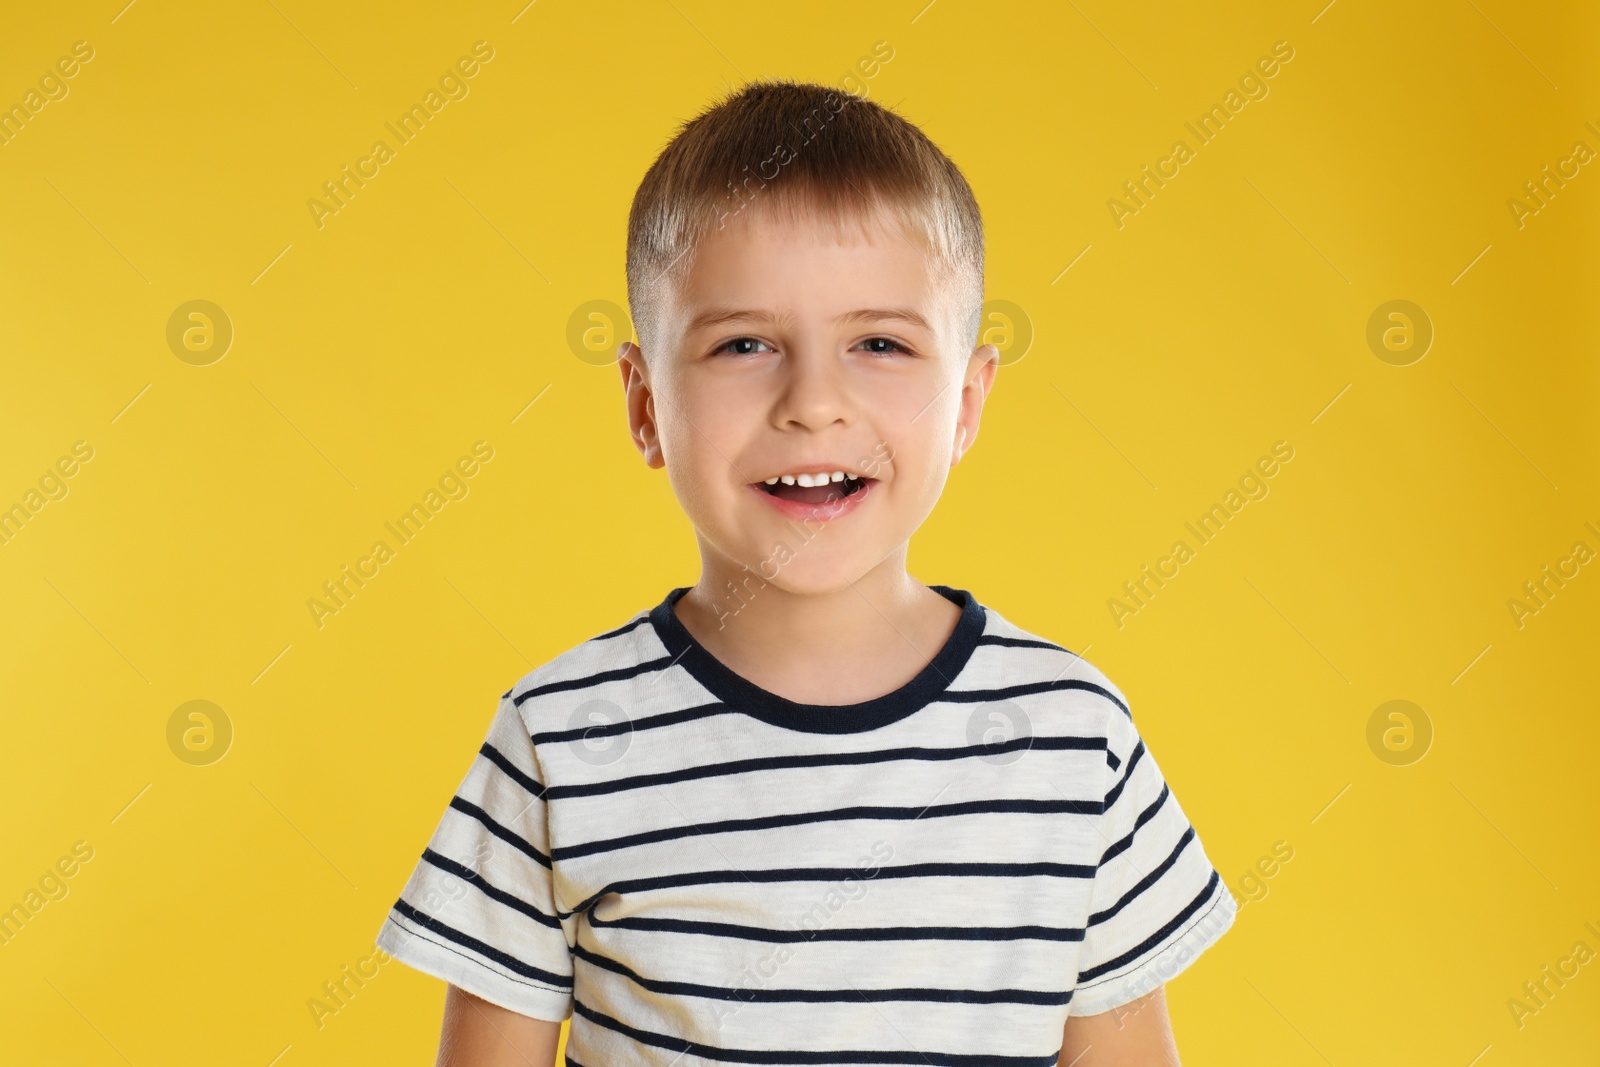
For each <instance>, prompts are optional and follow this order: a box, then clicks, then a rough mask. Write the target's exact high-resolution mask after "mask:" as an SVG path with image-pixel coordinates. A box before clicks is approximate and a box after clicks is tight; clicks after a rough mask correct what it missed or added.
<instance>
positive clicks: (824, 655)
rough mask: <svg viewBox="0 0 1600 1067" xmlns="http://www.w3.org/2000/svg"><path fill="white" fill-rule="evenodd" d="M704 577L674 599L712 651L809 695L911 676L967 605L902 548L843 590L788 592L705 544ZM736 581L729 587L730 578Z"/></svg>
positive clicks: (748, 672)
mask: <svg viewBox="0 0 1600 1067" xmlns="http://www.w3.org/2000/svg"><path fill="white" fill-rule="evenodd" d="M702 560H703V561H704V563H703V566H702V572H701V577H700V580H699V581H698V582H697V583H696V584H695V585H694V586H693V588H691V589H690V590H689V591H688V592H687V593H685V594H684V595H683V596H682V597H681V598H680V599H679V600H678V602H677V603H676V604H675V605H674V606H673V607H674V612H675V614H676V615H677V617H678V620H679V621H680V622H682V623H683V625H684V627H685V628H686V629H688V631H689V632H690V634H692V635H693V636H694V638H695V640H696V641H698V642H700V644H701V645H703V646H704V647H705V649H706V651H708V652H710V653H711V655H712V656H714V657H716V658H717V659H718V660H720V661H721V662H722V663H723V664H724V665H725V666H726V667H728V668H729V669H730V670H732V671H734V672H735V673H736V674H739V675H741V676H743V677H744V678H745V679H746V680H747V681H749V682H751V683H753V684H755V685H757V686H760V687H761V688H763V689H765V690H767V691H768V692H771V693H775V694H777V695H778V696H781V697H785V698H787V699H789V700H793V701H797V702H799V703H803V704H833V705H839V704H856V703H860V702H862V701H865V700H871V699H873V698H874V697H879V696H882V695H884V694H885V693H888V692H892V691H893V690H895V689H897V688H899V687H900V686H902V685H904V684H905V683H906V682H909V681H910V680H911V679H912V678H914V677H916V675H917V673H918V672H919V671H921V670H922V669H923V668H924V667H926V666H927V665H928V662H929V660H931V659H932V658H933V657H934V656H935V655H936V654H937V653H938V651H939V649H940V648H942V647H943V646H944V643H945V641H946V640H947V639H948V638H949V636H950V633H951V631H952V630H954V629H955V625H956V621H957V620H958V619H959V618H960V615H961V609H960V608H959V607H957V606H956V605H955V604H953V603H951V602H950V601H949V600H947V599H946V598H944V597H943V596H941V595H940V594H938V593H937V592H935V591H934V590H932V589H929V588H928V587H927V586H926V585H924V584H922V583H921V582H919V581H917V580H916V579H915V578H913V577H911V575H910V574H909V573H907V571H906V566H905V562H906V549H905V546H902V547H901V548H900V550H899V551H898V552H896V553H894V554H891V555H890V556H889V557H887V558H885V559H884V560H883V561H882V562H880V563H879V564H878V566H876V567H874V568H873V569H872V570H870V571H868V572H867V573H866V574H864V575H862V576H861V577H860V578H858V579H856V580H855V581H854V582H851V583H848V584H846V585H844V586H842V587H840V588H839V589H837V590H833V591H830V592H826V593H816V594H806V593H792V592H789V591H788V590H785V589H782V588H780V587H779V586H778V585H777V584H775V583H774V582H771V581H768V582H766V583H765V584H763V583H762V581H761V580H760V578H759V576H754V575H753V572H750V571H748V570H746V569H744V568H742V567H739V566H737V565H736V564H732V563H731V562H729V561H723V560H720V559H717V558H716V557H715V554H714V553H711V552H705V551H702ZM730 582H731V583H732V588H731V589H730V586H729V583H730Z"/></svg>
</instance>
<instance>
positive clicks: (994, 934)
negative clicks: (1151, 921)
mask: <svg viewBox="0 0 1600 1067" xmlns="http://www.w3.org/2000/svg"><path fill="white" fill-rule="evenodd" d="M584 921H585V922H586V923H588V924H589V925H590V926H591V927H593V928H594V929H596V930H600V929H605V928H609V927H616V928H617V929H622V930H651V931H654V932H657V933H676V934H700V935H702V936H705V937H729V938H734V939H735V940H739V941H762V942H768V943H772V944H780V945H787V944H799V943H801V942H807V941H845V942H861V941H1082V940H1083V934H1084V931H1083V928H1082V927H1067V926H858V927H834V928H832V929H812V930H793V929H787V928H786V929H782V930H771V929H768V928H766V927H760V926H742V925H739V924H737V923H718V922H704V921H702V920H698V919H652V918H649V917H647V916H644V915H625V916H623V917H621V918H618V919H602V918H600V917H599V916H597V915H595V914H594V913H593V912H592V911H591V912H590V913H589V914H588V915H586V916H585V917H584Z"/></svg>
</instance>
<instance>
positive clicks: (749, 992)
mask: <svg viewBox="0 0 1600 1067" xmlns="http://www.w3.org/2000/svg"><path fill="white" fill-rule="evenodd" d="M572 955H573V957H574V958H575V959H580V960H583V961H584V962H586V963H589V964H591V965H593V966H595V967H599V968H601V969H602V970H606V971H610V972H611V973H612V974H620V975H622V976H623V977H624V978H626V979H628V980H629V981H630V982H633V983H634V984H635V985H637V986H639V988H641V989H648V990H650V991H651V992H653V993H664V994H666V995H668V996H675V997H699V998H700V999H702V1000H738V1001H742V1002H744V1003H746V1004H839V1003H850V1004H859V1003H863V1002H866V1003H873V1004H888V1003H894V1002H899V1001H935V1002H937V1003H941V1004H1041V1005H1051V1006H1059V1005H1062V1004H1065V1003H1067V1002H1068V1001H1070V1000H1071V999H1072V990H1071V989H941V988H938V987H934V986H890V987H886V988H878V987H874V986H867V987H862V986H846V987H845V988H843V989H799V988H782V987H778V988H774V987H772V986H762V987H759V988H752V987H749V986H716V985H704V984H702V983H700V982H679V981H668V980H665V979H661V978H647V977H645V976H644V975H642V974H640V973H639V972H637V971H635V970H634V969H633V968H631V967H629V966H627V965H626V964H622V963H618V962H617V961H616V960H613V959H611V958H610V957H608V956H603V955H601V954H600V953H598V952H594V951H592V950H590V949H587V948H584V947H583V946H582V945H574V946H572Z"/></svg>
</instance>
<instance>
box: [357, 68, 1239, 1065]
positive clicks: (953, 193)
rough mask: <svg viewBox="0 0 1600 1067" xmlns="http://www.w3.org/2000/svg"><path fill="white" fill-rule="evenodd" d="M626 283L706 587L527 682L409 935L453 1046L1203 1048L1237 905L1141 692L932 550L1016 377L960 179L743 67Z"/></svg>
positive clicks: (392, 918) (834, 1059) (584, 1061)
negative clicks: (942, 503)
mask: <svg viewBox="0 0 1600 1067" xmlns="http://www.w3.org/2000/svg"><path fill="white" fill-rule="evenodd" d="M628 297H629V302H630V304H631V306H632V310H633V318H634V322H635V326H636V329H637V331H638V336H639V339H640V343H639V344H638V345H634V344H632V343H626V344H624V345H623V346H622V347H621V349H620V352H619V354H620V362H619V367H620V369H621V374H622V383H623V389H624V395H625V397H626V403H627V411H628V421H629V425H630V427H631V429H632V434H633V440H634V444H635V445H636V446H637V447H638V449H639V451H640V452H641V453H642V454H643V455H644V458H645V462H646V463H647V464H648V465H649V466H651V467H665V468H666V471H667V475H668V477H669V478H670V479H671V481H672V486H673V490H674V492H675V493H676V495H677V498H678V500H679V502H680V504H681V505H682V507H683V508H684V510H685V511H686V512H687V514H688V516H689V518H690V520H691V521H692V523H693V525H694V528H695V531H696V537H697V539H698V542H699V548H700V556H701V561H702V571H701V575H700V579H699V581H698V582H697V583H696V584H695V585H694V586H693V587H688V588H677V589H673V590H672V591H671V592H669V593H668V594H667V595H666V597H665V598H664V599H663V600H661V602H660V603H658V604H656V605H655V606H654V607H653V608H649V609H647V610H641V611H640V612H638V613H637V614H635V615H634V616H633V617H632V618H631V619H628V620H627V621H626V622H624V623H622V625H620V626H618V627H617V628H615V629H613V630H610V631H608V632H606V633H603V634H599V635H598V636H595V637H592V638H590V639H589V640H587V641H585V642H583V643H582V644H580V645H578V646H577V647H575V648H573V649H571V650H570V651H568V652H566V653H563V654H562V655H560V656H558V657H557V658H556V659H554V660H552V661H551V662H549V663H547V664H545V665H544V666H542V667H539V668H538V669H536V670H534V671H533V672H531V673H530V674H528V675H527V676H525V677H524V678H522V679H521V680H520V681H519V682H517V683H516V685H514V686H512V687H511V689H510V690H509V691H508V692H507V693H505V694H504V696H502V697H501V699H500V704H499V708H498V711H497V713H496V715H495V716H494V719H493V721H492V723H491V725H490V727H489V731H488V738H487V741H486V743H485V744H484V745H483V747H482V749H481V750H480V752H479V754H478V756H477V757H476V759H475V760H474V762H473V763H472V766H471V769H470V770H469V772H468V773H467V776H466V778H465V780H464V781H463V782H462V784H461V787H460V789H459V790H458V791H457V793H456V796H455V798H454V799H453V800H452V801H451V802H450V806H449V809H448V810H447V811H446V812H445V814H444V817H443V820H442V821H441V823H440V824H439V826H438V828H437V830H436V832H435V833H434V836H433V839H432V841H431V843H430V845H429V848H428V850H427V851H426V852H424V853H423V859H422V861H421V862H420V863H419V864H418V865H417V867H416V869H415V871H414V873H413V874H412V876H411V879H410V880H409V881H408V882H407V884H406V886H405V889H404V891H403V893H402V895H401V897H400V899H399V901H398V902H397V903H396V904H395V905H394V907H393V909H392V910H391V912H390V914H389V916H388V918H387V919H386V921H385V922H384V925H383V928H382V930H381V932H380V934H379V937H378V945H379V947H380V948H382V949H384V950H385V951H386V952H388V953H389V954H390V955H392V956H393V957H395V958H398V959H400V960H402V961H404V962H406V963H408V964H410V965H411V966H414V967H416V968H418V969H420V970H423V971H425V972H427V973H429V974H432V975H435V976H437V977H439V978H442V979H444V980H446V981H447V982H449V983H450V989H449V994H448V997H447V1003H446V1011H445V1022H444V1035H443V1040H442V1042H441V1049H440V1057H439V1063H440V1064H451V1065H468V1064H470V1065H473V1067H484V1065H490V1064H517V1065H527V1064H532V1065H535V1067H548V1065H550V1064H552V1063H553V1062H554V1059H555V1054H556V1044H557V1035H558V1030H559V1026H560V1021H561V1020H563V1019H566V1018H567V1017H569V1016H570V1017H571V1020H572V1023H571V1027H570V1030H569V1034H568V1041H567V1045H566V1058H565V1059H566V1063H567V1064H569V1065H572V1067H578V1065H582V1067H622V1065H624V1064H659V1065H663V1067H664V1065H667V1064H677V1065H681V1067H697V1065H702V1064H704V1065H710V1064H728V1063H745V1064H776V1063H808V1064H891V1063H897V1064H950V1065H958V1064H959V1065H968V1064H971V1065H978V1064H983V1065H988V1064H996V1065H1002V1064H1003V1065H1008V1067H1053V1065H1055V1064H1057V1063H1058V1062H1059V1063H1062V1064H1066V1063H1073V1064H1076V1065H1078V1067H1090V1065H1096V1064H1099V1065H1132V1064H1139V1065H1146V1064H1176V1063H1177V1062H1178V1061H1177V1052H1176V1049H1175V1048H1174V1046H1173V1041H1172V1036H1171V1031H1170V1028H1169V1024H1168V1020H1167V1013H1166V1008H1165V1003H1164V1000H1163V993H1162V983H1163V982H1165V981H1166V980H1167V979H1169V978H1171V977H1172V976H1173V975H1175V974H1176V973H1177V972H1178V971H1179V970H1181V969H1182V968H1183V967H1185V966H1187V964H1188V963H1189V962H1190V961H1191V960H1192V959H1193V958H1194V956H1195V955H1196V954H1197V953H1199V952H1200V951H1201V950H1203V949H1204V948H1206V947H1207V946H1208V945H1210V944H1211V943H1212V942H1214V941H1215V940H1216V939H1217V938H1218V937H1220V936H1221V935H1222V933H1223V932H1224V931H1225V930H1226V929H1227V928H1228V927H1229V925H1230V924H1231V922H1232V920H1233V915H1234V908H1235V904H1234V901H1233V898H1232V896H1231V895H1230V894H1229V892H1228V890H1227V888H1226V887H1225V886H1224V885H1223V884H1222V883H1221V879H1220V878H1219V877H1218V875H1217V872H1216V871H1215V870H1214V869H1213V868H1212V865H1211V863H1210V862H1209V860H1208V859H1207V857H1206V854H1205V852H1204V850H1203V849H1202V847H1201V844H1200V841H1199V840H1198V839H1197V838H1196V837H1195V832H1194V829H1193V828H1192V827H1191V826H1190V825H1189V823H1188V821H1187V819H1186V817H1185V816H1184V814H1183V811H1182V809H1181V808H1180V807H1179V806H1178V803H1177V800H1176V799H1175V798H1174V797H1173V796H1172V795H1171V793H1170V792H1169V790H1168V789H1167V786H1166V784H1165V782H1164V781H1163V779H1162V777H1161V773H1160V771H1159V770H1158V769H1157V766H1156V763H1155V761H1154V760H1153V759H1152V758H1151V756H1150V754H1149V753H1148V752H1147V751H1146V749H1145V747H1144V744H1143V742H1142V741H1141V740H1140V735H1139V732H1138V730H1137V729H1136V727H1135V725H1134V722H1133V719H1132V718H1131V716H1130V713H1129V710H1128V705H1127V702H1126V700H1125V699H1124V698H1123V696H1122V693H1121V692H1120V690H1118V689H1117V688H1116V686H1114V685H1113V684H1112V683H1111V682H1110V681H1109V680H1108V679H1107V678H1106V677H1105V676H1104V675H1102V674H1101V673H1100V672H1099V671H1098V670H1096V669H1095V668H1094V667H1092V666H1090V665H1089V664H1088V663H1086V662H1084V661H1083V660H1082V659H1080V658H1078V657H1077V656H1075V655H1074V654H1073V653H1071V652H1069V651H1067V650H1065V649H1063V648H1061V647H1060V646H1058V645H1056V644H1053V643H1051V642H1049V641H1047V640H1043V639H1041V638H1039V637H1036V636H1034V635H1032V634H1029V633H1025V632H1023V631H1022V630H1019V629H1018V628H1017V627H1015V626H1013V625H1012V624H1010V623H1009V622H1007V621H1006V620H1005V619H1004V618H1002V617H1001V616H1000V615H999V614H998V613H996V612H995V611H994V610H993V609H991V608H987V607H984V606H983V605H981V604H980V603H979V602H978V601H977V599H976V598H975V597H974V596H973V595H972V594H971V593H969V592H967V591H965V590H961V589H953V588H950V587H947V586H942V585H935V586H932V587H929V586H925V585H923V584H922V583H921V582H918V581H917V580H915V579H913V578H912V577H911V576H910V575H909V574H908V573H907V571H906V551H907V542H908V541H909V539H910V537H911V534H912V532H913V531H914V530H916V528H917V527H918V526H919V525H920V524H921V523H922V521H923V519H924V518H926V517H927V515H928V513H929V512H930V511H931V510H932V508H933V506H934V504H935V503H936V502H937V500H938V497H939V493H940V491H941V490H942V488H943V486H944V482H945V479H946V477H947V476H948V474H949V471H950V468H951V467H952V466H954V465H955V464H956V463H957V462H958V461H959V460H960V459H961V456H962V454H963V453H964V452H966V450H967V449H969V448H970V447H971V446H972V442H973V440H974V438H975V437H976V435H977V431H978V421H979V416H980V414H981V412H982V409H983V402H984V399H985V397H986V396H987V394H988V392H989V389H990V387H991V386H992V384H993V381H994V375H995V369H996V366H997V359H998V352H997V351H996V350H995V348H994V347H993V346H992V345H977V344H976V341H977V334H978V328H979V321H980V307H981V302H982V298H983V232H982V222H981V218H980V215H979V212H978V207H977V204H976V202H975V201H974V199H973V196H972V193H971V190H970V189H969V188H968V186H967V183H966V181H965V180H964V179H963V178H962V176H961V174H960V172H959V171H958V170H957V169H956V167H955V165H954V164H953V163H952V162H951V161H950V160H949V159H948V158H946V157H945V156H944V154H943V153H942V152H940V151H939V149H938V148H936V147H935V146H934V145H933V144H932V142H930V141H929V140H928V139H927V138H926V137H925V136H924V135H923V134H922V133H921V131H919V130H918V129H917V128H916V127H914V126H912V125H911V124H910V123H908V122H906V121H905V120H904V119H901V118H900V117H898V116H896V115H895V114H893V113H892V112H890V111H888V110H886V109H884V108H882V107H880V106H879V105H877V104H874V103H871V102H868V101H866V100H864V99H857V98H851V97H846V96H842V95H840V94H838V93H835V92H833V91H830V90H828V89H827V88H826V87H823V86H818V85H808V84H794V83H789V82H758V83H755V84H752V85H749V86H747V87H745V88H744V89H742V90H741V91H738V92H736V93H735V94H733V95H732V96H730V97H729V98H728V99H727V100H725V101H723V102H722V103H721V104H719V105H717V106H716V107H713V108H712V109H710V110H709V111H707V112H706V113H705V114H703V115H701V116H700V117H699V118H697V119H695V120H694V121H693V122H691V123H689V124H687V125H686V126H685V127H684V128H683V129H682V130H681V131H680V133H679V134H678V136H677V137H676V138H675V139H674V140H673V141H672V142H671V143H670V144H669V145H668V146H667V147H666V149H665V150H664V151H663V152H662V154H661V156H660V157H659V158H658V159H657V160H656V162H655V164H654V165H653V166H652V167H651V168H650V171H649V172H648V173H647V174H646V175H645V178H644V181H643V182H642V184H641V185H640V187H639V190H638V192H637V194H636V196H635V198H634V202H633V209H632V212H631V215H630V219H629V234H628ZM1112 1009H1117V1010H1112Z"/></svg>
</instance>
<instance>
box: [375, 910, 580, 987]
mask: <svg viewBox="0 0 1600 1067" xmlns="http://www.w3.org/2000/svg"><path fill="white" fill-rule="evenodd" d="M394 910H395V911H397V912H399V913H400V914H401V915H404V916H405V917H406V918H407V919H410V920H411V921H412V922H414V923H416V924H417V925H418V926H421V927H423V928H424V929H427V930H431V931H433V932H434V933H436V934H438V935H439V936H440V937H444V938H448V939H449V940H451V941H454V942H455V943H456V944H458V945H461V946H462V947H464V948H470V949H471V950H472V951H473V952H476V953H477V954H478V955H480V956H482V957H483V958H484V959H488V960H493V961H494V962H495V963H498V964H499V965H500V966H502V967H504V968H506V969H507V970H510V971H515V972H517V973H518V974H520V975H524V976H526V977H528V978H536V979H538V980H539V981H541V982H544V983H546V984H548V985H552V986H556V987H557V988H558V989H559V990H561V991H563V992H568V993H570V992H571V991H572V976H571V975H567V974H556V973H554V972H552V971H547V970H545V969H543V968H542V967H535V966H534V965H533V964H531V963H524V962H522V961H521V960H519V959H517V958H516V957H515V956H512V955H510V954H509V953H506V952H502V951H501V950H500V949H497V948H495V947H494V946H493V945H489V944H485V943H484V942H482V941H479V940H478V939H477V938H475V937H473V936H472V935H471V934H467V933H464V932H462V931H460V930H457V929H456V928H455V927H453V926H449V925H446V924H445V923H442V922H440V921H439V920H438V919H435V918H434V917H433V916H432V915H425V914H423V913H422V912H420V911H418V910H417V909H416V908H413V907H412V906H411V905H410V904H407V903H406V902H405V900H403V899H402V900H397V901H395V902H394Z"/></svg>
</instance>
